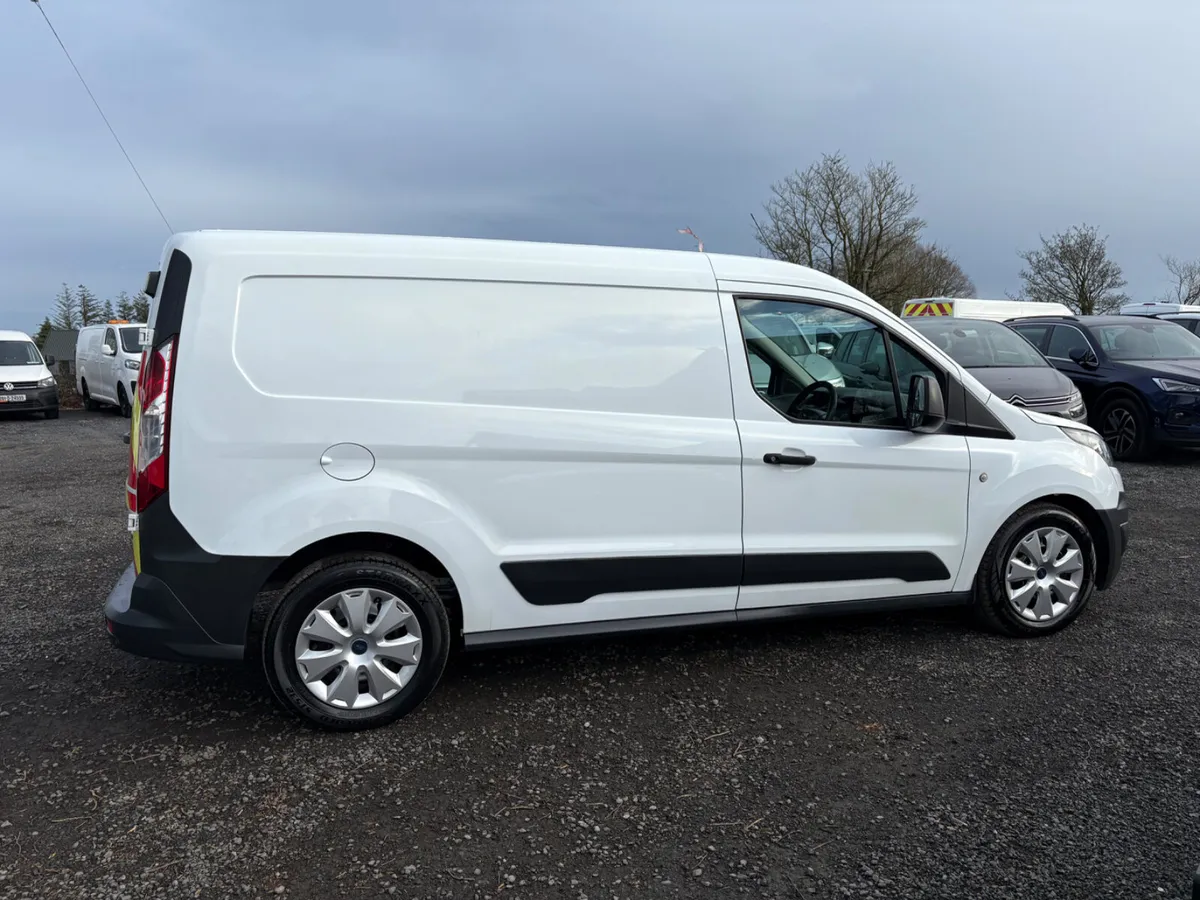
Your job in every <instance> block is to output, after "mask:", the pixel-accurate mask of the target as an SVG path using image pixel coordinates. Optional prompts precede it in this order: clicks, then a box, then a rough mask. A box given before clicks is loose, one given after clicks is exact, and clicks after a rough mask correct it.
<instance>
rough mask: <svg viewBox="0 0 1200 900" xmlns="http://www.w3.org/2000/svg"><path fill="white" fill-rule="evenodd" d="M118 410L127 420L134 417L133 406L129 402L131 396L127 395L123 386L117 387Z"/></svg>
mask: <svg viewBox="0 0 1200 900" xmlns="http://www.w3.org/2000/svg"><path fill="white" fill-rule="evenodd" d="M117 408H118V409H119V410H120V411H121V415H122V416H124V417H125V418H126V419H128V418H129V417H130V416H132V415H133V404H131V403H130V402H129V395H128V394H126V393H125V385H123V384H118V385H117Z"/></svg>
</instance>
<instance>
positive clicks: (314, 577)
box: [262, 554, 450, 731]
mask: <svg viewBox="0 0 1200 900" xmlns="http://www.w3.org/2000/svg"><path fill="white" fill-rule="evenodd" d="M449 652H450V620H449V617H448V616H447V614H446V608H445V606H444V605H443V604H442V601H441V598H440V597H439V596H438V592H437V588H436V587H435V586H434V583H433V580H432V579H431V578H430V576H428V575H427V574H425V573H424V572H421V571H420V570H418V569H415V568H413V567H411V566H409V565H407V564H405V563H403V562H401V561H400V560H398V559H394V558H392V557H388V556H376V555H365V554H363V555H351V556H340V557H335V558H333V559H329V560H326V561H324V562H321V563H318V564H316V565H314V566H311V567H310V568H308V569H306V570H305V571H304V572H301V573H300V575H298V576H297V577H296V578H295V579H293V581H292V582H291V584H290V585H289V586H288V587H287V588H286V589H285V590H284V594H283V598H282V599H281V600H280V601H279V604H278V606H276V607H275V610H274V611H273V612H272V614H271V617H270V619H269V620H268V622H267V626H266V628H265V630H264V632H263V654H262V658H263V667H264V669H265V671H266V675H267V680H268V681H269V682H270V684H271V689H272V691H273V692H274V693H275V696H276V697H277V698H278V699H279V700H280V702H282V703H283V705H284V706H285V707H287V708H288V709H289V710H291V711H292V712H296V713H299V714H300V715H301V716H303V717H304V718H305V719H306V720H308V722H310V723H312V724H314V725H319V726H321V727H323V728H328V729H333V730H337V731H353V730H359V729H364V728H375V727H378V726H380V725H387V724H389V723H390V722H394V721H395V720H396V719H399V718H400V717H402V716H404V715H407V714H408V713H409V712H411V711H412V710H414V709H416V707H417V706H418V705H419V704H420V703H421V701H423V700H424V699H425V698H426V697H428V696H429V694H430V693H431V692H432V691H433V689H434V687H436V686H437V683H438V681H439V679H440V678H441V676H442V670H443V669H444V668H445V667H446V659H447V657H448V656H449Z"/></svg>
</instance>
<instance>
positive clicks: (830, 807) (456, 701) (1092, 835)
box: [0, 411, 1200, 900]
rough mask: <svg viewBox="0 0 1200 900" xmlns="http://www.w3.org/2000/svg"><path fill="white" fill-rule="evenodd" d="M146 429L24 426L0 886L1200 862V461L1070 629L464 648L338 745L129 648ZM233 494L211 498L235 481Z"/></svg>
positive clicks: (12, 537)
mask: <svg viewBox="0 0 1200 900" xmlns="http://www.w3.org/2000/svg"><path fill="white" fill-rule="evenodd" d="M127 429H128V422H127V421H126V420H124V419H121V418H119V417H117V416H116V415H113V414H109V413H83V412H66V411H64V412H63V413H62V417H61V418H60V419H59V420H57V421H41V420H36V419H20V418H14V419H3V418H0V464H2V465H0V523H3V525H4V527H3V529H2V532H0V538H2V539H0V609H3V612H4V616H5V626H6V632H5V640H4V641H0V685H3V690H2V691H0V717H2V721H0V900H26V898H34V897H36V898H39V900H57V898H79V900H84V898H87V900H118V898H128V900H156V898H161V897H234V896H236V897H255V896H267V895H276V894H283V893H285V894H286V896H288V897H293V898H306V900H307V898H313V900H327V898H329V897H341V896H353V897H361V898H368V897H390V896H400V897H421V898H424V897H497V896H499V895H501V894H503V895H505V896H508V895H510V894H511V895H512V896H513V897H532V898H540V897H546V898H550V897H555V898H557V897H571V898H578V897H583V896H587V897H592V898H605V900H607V898H610V897H621V898H624V897H630V898H656V897H662V898H666V897H671V898H680V897H693V896H713V895H715V894H716V892H718V891H725V892H727V893H728V892H732V893H733V894H735V895H739V896H741V895H744V896H747V897H770V898H776V897H778V898H784V897H788V898H792V897H817V898H887V900H905V898H918V897H919V898H947V900H950V898H954V900H961V898H965V897H982V896H987V897H989V898H1039V900H1062V898H1089V900H1090V898H1111V900H1118V898H1119V900H1130V898H1147V897H1168V898H1183V897H1186V896H1188V886H1189V884H1190V879H1191V873H1192V871H1193V870H1194V869H1195V867H1196V866H1197V864H1200V771H1198V767H1197V763H1196V762H1195V760H1196V753H1195V748H1196V735H1197V734H1200V705H1198V704H1197V702H1196V686H1197V684H1200V652H1198V650H1200V648H1198V646H1197V640H1198V639H1197V637H1196V631H1195V630H1194V629H1195V622H1196V620H1197V609H1198V605H1200V604H1198V596H1197V593H1198V589H1200V550H1198V549H1197V547H1198V546H1200V545H1198V543H1197V541H1198V538H1197V525H1198V524H1200V520H1198V517H1197V510H1196V505H1197V502H1198V499H1200V457H1197V456H1196V455H1184V454H1178V455H1173V456H1170V457H1168V458H1166V459H1164V460H1161V461H1158V462H1154V463H1149V464H1141V465H1126V466H1123V467H1122V471H1123V473H1124V476H1125V479H1126V483H1127V490H1128V495H1129V501H1130V505H1131V507H1132V516H1133V521H1132V526H1131V527H1132V543H1131V546H1130V550H1129V553H1128V555H1127V556H1126V562H1125V569H1124V571H1123V572H1122V575H1121V577H1120V580H1119V581H1118V584H1117V586H1116V587H1115V588H1114V589H1112V590H1110V591H1108V592H1105V593H1103V594H1099V595H1097V596H1096V597H1095V599H1094V601H1093V605H1092V607H1091V608H1090V609H1089V610H1088V611H1087V613H1086V614H1085V615H1084V616H1083V617H1082V618H1081V619H1080V620H1079V621H1078V622H1077V623H1076V624H1075V625H1073V626H1072V627H1071V628H1069V629H1068V630H1067V631H1065V632H1064V633H1062V634H1060V635H1057V636H1055V637H1052V638H1048V639H1044V640H1026V641H1022V640H1009V639H1004V638H999V637H995V636H992V635H989V634H986V633H984V632H982V631H979V630H978V629H976V628H975V627H974V626H973V625H972V624H971V623H970V622H969V621H968V620H967V619H966V617H965V616H963V615H962V614H961V613H959V612H954V611H941V612H925V613H906V614H896V615H890V616H868V617H858V618H846V619H836V620H828V621H807V622H802V623H796V624H794V625H783V626H781V625H774V626H772V627H771V628H743V629H724V630H718V631H706V632H696V633H693V634H672V635H663V636H658V637H645V638H636V639H634V638H626V639H620V640H611V641H598V642H595V643H590V644H577V645H564V646H555V647H545V648H537V649H528V650H520V651H509V652H504V653H499V652H497V653H486V654H480V655H474V656H464V657H462V658H459V659H456V660H455V661H454V662H452V664H451V667H450V669H449V670H448V671H447V673H446V676H445V679H444V681H443V684H442V685H441V687H440V688H439V689H438V691H437V692H436V693H435V695H434V696H433V698H432V699H431V700H430V702H428V703H427V704H425V705H424V706H423V707H422V708H421V709H420V710H419V711H418V712H417V713H416V714H415V715H413V716H411V717H410V718H408V719H406V720H404V721H402V722H400V723H397V724H396V725H395V726H394V727H391V728H388V729H383V730H377V731H373V732H369V733H363V734H351V735H335V734H326V733H323V732H318V731H314V730H312V729H309V728H307V727H305V726H303V725H301V724H300V723H299V722H297V721H296V720H295V719H293V718H291V717H289V716H287V715H284V714H283V713H281V712H280V711H278V710H277V709H276V708H275V706H274V705H273V704H272V703H271V702H270V701H269V699H268V695H267V692H266V687H265V684H264V683H263V682H262V679H261V678H260V676H259V675H257V674H256V673H255V672H254V671H253V670H251V669H243V668H239V667H229V668H219V667H218V668H213V667H199V666H195V667H194V666H184V665H174V664H170V663H162V662H155V661H152V660H145V659H139V658H137V657H133V656H130V655H127V654H125V653H122V652H119V651H116V650H114V649H112V648H111V647H110V646H109V644H108V640H107V636H106V635H105V632H104V628H103V622H102V619H101V615H100V604H101V603H102V602H103V600H104V597H105V596H106V594H107V592H108V590H109V588H110V587H111V586H112V584H113V582H114V581H115V580H116V578H117V576H118V575H119V574H120V572H121V571H122V569H124V568H125V566H126V565H127V564H128V562H129V559H130V551H129V539H128V535H127V534H126V533H125V530H124V524H125V513H124V479H125V467H126V465H127V462H126V460H127V457H126V454H127V452H128V450H127V448H126V446H125V445H124V444H123V443H122V441H121V436H122V435H123V434H124V432H125V431H126V430H127ZM217 488H218V486H214V489H217Z"/></svg>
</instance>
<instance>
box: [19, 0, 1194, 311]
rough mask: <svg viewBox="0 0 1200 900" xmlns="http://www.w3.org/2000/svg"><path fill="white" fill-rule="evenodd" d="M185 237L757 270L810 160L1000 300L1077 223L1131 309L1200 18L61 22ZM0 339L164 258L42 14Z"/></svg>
mask: <svg viewBox="0 0 1200 900" xmlns="http://www.w3.org/2000/svg"><path fill="white" fill-rule="evenodd" d="M43 3H44V6H45V9H46V11H47V13H48V14H49V15H50V16H51V18H52V19H53V20H54V21H55V24H56V26H57V27H58V29H59V31H60V33H61V34H62V36H63V39H64V41H65V42H66V43H67V46H68V48H69V49H70V50H71V51H72V53H73V55H74V56H75V59H76V61H77V62H78V63H79V65H80V68H81V69H82V70H83V72H84V73H85V75H86V77H87V78H88V80H89V83H90V84H91V86H92V88H93V90H95V91H96V93H97V96H98V97H99V98H100V100H101V102H102V104H103V105H104V107H105V110H106V112H107V113H108V114H109V117H110V119H111V120H112V122H113V125H114V127H116V128H117V130H118V133H119V134H121V136H122V139H123V140H124V142H125V144H126V146H127V148H128V149H129V151H130V153H131V155H132V156H133V158H134V159H135V161H136V162H137V164H138V165H139V167H140V169H141V171H142V174H143V175H144V176H145V178H146V180H147V182H148V183H149V184H150V186H151V189H152V190H153V191H154V193H155V196H156V197H157V198H158V200H159V202H160V203H161V205H162V207H163V209H164V211H165V212H166V214H167V216H168V218H169V219H170V220H171V223H172V225H173V226H174V227H175V228H176V229H190V228H199V227H227V228H232V227H255V228H258V227H270V228H297V229H335V230H360V231H376V230H378V231H404V232H416V233H432V234H460V235H472V236H482V237H512V238H522V239H534V240H567V241H590V242H597V243H610V244H625V245H645V246H665V247H686V246H687V242H686V240H685V239H684V238H682V237H680V236H679V235H678V234H676V229H677V228H679V227H681V226H684V225H690V226H691V227H692V228H694V229H695V230H696V231H697V233H699V234H700V235H702V236H703V237H704V239H705V243H706V245H707V246H708V247H709V248H711V249H714V250H720V251H725V252H735V253H750V254H754V253H757V252H758V250H757V247H756V245H755V244H754V241H753V234H752V230H751V228H750V221H749V216H750V214H751V213H752V212H756V211H757V210H758V209H759V208H760V206H761V203H762V201H763V200H764V199H765V198H766V196H767V193H768V189H769V185H770V183H771V182H772V181H774V180H777V179H779V178H781V177H782V176H784V175H786V174H787V173H788V172H789V171H791V170H792V169H794V168H797V167H803V166H805V165H807V164H808V163H809V162H811V161H812V160H814V159H816V158H817V157H818V156H819V155H820V154H821V153H822V152H826V151H836V150H841V151H843V152H845V153H846V154H847V156H848V157H849V158H850V160H851V161H852V162H854V163H855V164H863V163H866V162H867V161H868V160H872V159H873V160H884V159H888V160H892V161H894V162H895V163H896V164H897V166H898V167H899V168H900V171H901V173H902V175H903V176H904V177H905V178H906V179H908V180H910V181H912V182H913V183H914V184H915V185H916V186H917V188H918V191H919V193H920V196H921V198H922V204H921V209H920V211H921V213H922V214H923V215H924V216H925V218H926V219H927V220H928V221H929V236H930V237H931V238H933V239H935V240H937V241H938V242H939V243H940V244H942V245H943V246H945V247H946V248H947V249H948V250H949V251H950V252H951V253H953V254H955V255H956V256H957V257H958V258H959V259H960V261H961V262H962V263H963V265H964V267H965V268H966V269H967V271H968V273H969V274H970V275H971V276H972V278H973V279H974V280H975V282H976V283H977V285H979V288H980V290H981V292H982V293H985V294H990V295H1001V294H1003V293H1004V291H1005V290H1011V289H1015V288H1016V287H1017V272H1018V271H1019V268H1020V263H1019V261H1018V259H1017V257H1016V251H1017V250H1019V249H1022V248H1026V247H1029V246H1031V245H1033V244H1034V243H1036V241H1037V237H1038V234H1039V233H1046V234H1049V233H1052V232H1054V231H1057V230H1061V229H1062V228H1065V227H1067V226H1068V225H1071V224H1074V223H1077V222H1082V221H1087V222H1090V223H1092V224H1095V225H1096V226H1097V227H1099V228H1100V229H1101V231H1102V232H1105V233H1108V234H1110V235H1111V243H1110V248H1111V251H1112V253H1113V255H1114V256H1115V258H1116V259H1117V260H1118V261H1119V262H1120V263H1121V264H1122V265H1123V266H1124V267H1125V270H1126V274H1127V276H1128V278H1129V280H1130V288H1131V291H1132V292H1133V293H1134V294H1135V295H1152V294H1153V293H1154V292H1156V291H1157V290H1159V289H1160V288H1161V286H1162V285H1163V284H1165V278H1164V274H1165V270H1163V269H1162V267H1161V264H1160V263H1159V261H1158V254H1159V253H1175V254H1178V255H1182V256H1185V257H1187V256H1200V246H1197V245H1196V244H1195V242H1194V240H1193V238H1192V236H1194V235H1195V234H1197V233H1198V232H1200V180H1198V179H1197V178H1196V176H1195V174H1194V172H1193V171H1192V165H1191V156H1192V154H1191V148H1192V147H1194V146H1195V145H1196V143H1197V140H1198V139H1200V124H1198V123H1197V122H1196V121H1195V119H1194V117H1191V116H1189V115H1187V114H1186V111H1187V110H1188V109H1190V100H1191V97H1190V93H1191V89H1192V87H1193V86H1194V85H1195V84H1196V83H1200V77H1198V76H1200V61H1197V59H1196V57H1195V56H1194V54H1192V53H1191V48H1190V46H1189V40H1190V39H1189V37H1188V35H1189V34H1191V33H1194V31H1195V29H1196V28H1197V27H1200V7H1195V6H1194V5H1184V4H1174V5H1170V8H1169V9H1168V8H1167V7H1168V5H1167V4H1163V5H1162V6H1154V5H1146V4H1141V5H1138V6H1137V7H1131V6H1129V5H1128V4H1126V3H1123V2H1120V0H1092V2H1083V0H1080V2H1075V0H1059V2H1054V3H1046V2H1035V0H1026V2H1019V0H1013V2H1006V3H1004V4H976V3H971V4H967V3H961V2H949V0H946V2H934V0H912V2H905V3H894V2H884V0H878V2H861V0H860V2H850V3H845V4H840V5H835V4H815V3H796V2H782V0H778V2H769V0H760V2H751V0H747V2H743V3H736V4H729V3H718V2H715V0H693V2H682V0H660V2H656V3H653V4H647V3H643V2H622V0H615V2H610V3H606V4H573V3H572V4H567V3H552V2H549V0H544V2H536V0H530V2H522V0H507V2H504V3H484V2H461V3H454V4H438V5H433V4H428V5H423V4H397V3H390V2H383V0H364V2H361V3H359V4H355V5H352V6H346V5H344V4H330V3H328V2H316V0H289V2H284V0H259V2H256V3H253V4H248V3H240V2H233V0H209V2H206V3H203V4H187V5H180V4H161V3H154V2H151V0H113V2H109V3H104V4H67V3H60V2H56V0H43ZM0 85H4V87H3V89H2V90H3V92H4V95H3V96H4V110H5V124H6V127H5V129H4V130H3V132H2V133H0V198H3V200H2V202H0V266H3V269H2V271H3V272H4V276H5V277H4V281H3V284H4V290H3V293H0V320H3V321H4V322H5V324H15V325H16V326H17V327H24V328H32V327H34V326H36V323H37V321H38V320H40V317H41V316H42V315H43V314H44V312H45V311H46V309H47V307H48V305H49V304H50V302H51V300H52V297H53V295H54V293H55V291H56V290H57V289H58V285H59V283H60V282H62V281H64V280H65V281H67V282H69V283H72V284H75V283H78V282H81V281H82V282H85V283H87V284H88V285H89V286H91V287H92V288H93V289H94V290H96V291H97V292H98V293H100V294H102V295H110V294H114V293H116V291H118V290H121V289H125V290H130V289H132V288H134V287H136V286H137V285H138V284H139V283H140V280H141V278H142V275H143V273H144V272H145V270H146V269H148V268H151V267H153V265H154V264H155V262H156V261H157V258H158V252H159V249H160V247H161V245H162V241H163V239H164V238H165V236H166V234H165V232H166V229H165V228H164V226H163V225H162V222H161V221H159V220H158V219H157V214H156V213H155V212H154V209H153V207H152V206H151V205H150V204H149V201H147V199H146V198H145V196H144V195H142V194H141V188H140V186H139V185H138V184H137V181H136V179H135V178H134V177H133V175H132V173H131V172H130V171H129V170H128V167H127V166H126V164H125V161H124V160H123V159H122V157H121V155H120V153H119V151H118V150H117V148H116V147H115V145H114V144H113V142H112V139H111V137H110V136H109V135H108V134H107V132H106V131H105V129H104V126H103V124H102V123H101V122H100V120H99V118H98V117H97V115H96V113H95V110H94V109H92V108H91V106H90V103H89V101H88V100H87V97H86V95H85V94H84V93H83V90H82V88H81V87H80V85H79V84H78V82H77V81H76V80H75V76H74V74H73V73H72V72H71V70H70V69H69V67H68V66H67V63H66V60H65V59H63V57H62V55H61V52H60V51H59V50H58V48H57V46H56V45H55V44H54V43H53V39H52V38H51V36H50V34H49V33H48V31H47V30H46V28H45V23H44V22H42V21H41V17H40V16H38V15H37V10H36V8H33V6H32V4H19V3H11V4H5V5H3V7H0Z"/></svg>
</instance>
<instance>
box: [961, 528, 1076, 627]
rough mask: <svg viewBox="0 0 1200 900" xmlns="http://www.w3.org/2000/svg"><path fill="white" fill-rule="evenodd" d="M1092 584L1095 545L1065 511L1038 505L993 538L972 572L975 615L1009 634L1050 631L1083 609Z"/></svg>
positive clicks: (1063, 624)
mask: <svg viewBox="0 0 1200 900" xmlns="http://www.w3.org/2000/svg"><path fill="white" fill-rule="evenodd" d="M1095 589H1096V548H1095V545H1094V544H1093V542H1092V537H1091V534H1090V533H1089V532H1088V530H1087V527H1086V526H1085V525H1084V524H1083V523H1082V522H1081V521H1080V520H1079V518H1078V517H1077V516H1076V515H1075V514H1074V513H1072V512H1070V511H1069V510H1066V509H1064V508H1062V507H1060V506H1055V505H1052V504H1037V505H1034V506H1030V507H1026V508H1025V509H1023V510H1020V511H1018V512H1017V513H1015V514H1014V515H1013V516H1012V518H1010V519H1009V520H1008V521H1007V522H1005V523H1004V526H1003V527H1002V528H1001V529H1000V531H999V532H998V533H997V534H996V536H995V537H994V538H993V539H992V542H991V544H990V545H989V546H988V548H987V550H986V551H985V552H984V555H983V560H982V562H981V563H980V566H979V574H978V575H977V576H976V577H975V602H976V608H977V609H978V612H979V616H980V618H981V619H982V620H983V622H984V624H985V625H987V626H988V627H989V628H991V629H992V630H994V631H999V632H1001V633H1003V634H1008V635H1012V636H1014V637H1035V636H1040V635H1045V634H1052V633H1054V632H1055V631H1059V630H1060V629H1063V628H1065V627H1067V625H1069V624H1070V623H1071V622H1072V621H1074V619H1075V617H1076V616H1078V615H1079V614H1080V613H1081V612H1083V610H1084V607H1086V606H1087V603H1088V601H1089V600H1090V599H1091V596H1092V592H1093V591H1094V590H1095Z"/></svg>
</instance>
